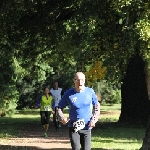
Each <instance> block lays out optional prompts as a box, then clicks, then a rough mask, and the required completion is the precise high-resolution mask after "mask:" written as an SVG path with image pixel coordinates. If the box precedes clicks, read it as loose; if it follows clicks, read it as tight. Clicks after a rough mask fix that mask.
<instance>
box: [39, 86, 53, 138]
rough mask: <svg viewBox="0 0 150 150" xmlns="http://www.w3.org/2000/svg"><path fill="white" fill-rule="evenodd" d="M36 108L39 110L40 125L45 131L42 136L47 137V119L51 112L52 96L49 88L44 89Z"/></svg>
mask: <svg viewBox="0 0 150 150" xmlns="http://www.w3.org/2000/svg"><path fill="white" fill-rule="evenodd" d="M37 105H38V108H40V116H41V124H42V126H43V128H44V129H45V132H44V136H45V137H47V136H48V135H47V131H48V128H49V119H50V115H51V112H52V96H51V94H50V92H49V88H48V87H46V88H45V89H44V95H42V96H41V97H39V99H38V102H37Z"/></svg>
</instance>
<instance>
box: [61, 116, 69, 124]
mask: <svg viewBox="0 0 150 150" xmlns="http://www.w3.org/2000/svg"><path fill="white" fill-rule="evenodd" d="M69 120H70V119H69V118H68V117H67V118H64V119H63V120H62V121H61V122H62V124H64V125H65V124H66V123H67V122H68V121H69Z"/></svg>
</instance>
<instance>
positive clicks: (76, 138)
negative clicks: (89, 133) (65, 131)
mask: <svg viewBox="0 0 150 150" xmlns="http://www.w3.org/2000/svg"><path fill="white" fill-rule="evenodd" d="M69 138H70V142H71V147H72V150H80V135H79V133H78V132H77V133H76V132H74V130H73V128H69Z"/></svg>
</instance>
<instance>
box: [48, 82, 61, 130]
mask: <svg viewBox="0 0 150 150" xmlns="http://www.w3.org/2000/svg"><path fill="white" fill-rule="evenodd" d="M50 93H51V94H52V97H53V103H52V106H53V111H54V112H55V113H53V122H54V125H55V130H56V131H58V130H59V127H60V124H59V121H58V119H57V117H56V107H57V106H58V103H59V101H60V99H61V97H62V95H63V90H62V88H59V87H58V82H57V81H55V82H54V84H53V88H51V89H50Z"/></svg>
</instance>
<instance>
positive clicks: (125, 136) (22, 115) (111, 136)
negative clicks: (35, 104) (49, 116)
mask: <svg viewBox="0 0 150 150" xmlns="http://www.w3.org/2000/svg"><path fill="white" fill-rule="evenodd" d="M65 113H67V110H65ZM119 113H120V105H112V106H108V105H107V106H101V117H100V119H99V122H98V123H97V124H96V128H94V129H93V130H92V148H93V150H138V149H140V147H141V145H142V140H143V137H144V134H145V129H144V127H143V128H142V127H137V126H136V127H134V126H132V127H131V126H129V125H119V124H117V120H118V118H119ZM32 124H37V125H38V124H39V125H40V117H39V110H23V111H18V112H17V113H16V114H15V115H14V116H13V117H11V118H10V117H3V118H0V130H1V132H0V140H7V138H10V137H18V136H19V130H18V129H19V128H20V126H21V128H25V127H26V126H31V125H32Z"/></svg>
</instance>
